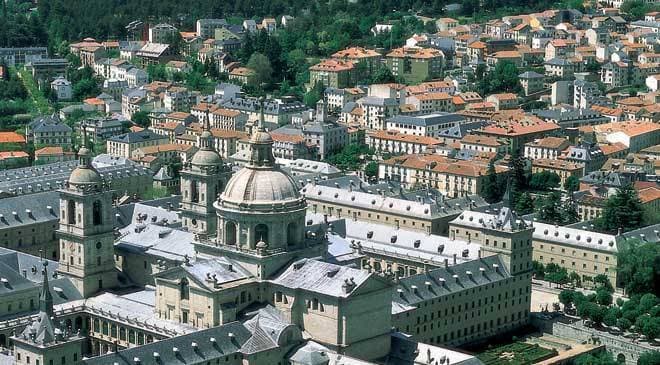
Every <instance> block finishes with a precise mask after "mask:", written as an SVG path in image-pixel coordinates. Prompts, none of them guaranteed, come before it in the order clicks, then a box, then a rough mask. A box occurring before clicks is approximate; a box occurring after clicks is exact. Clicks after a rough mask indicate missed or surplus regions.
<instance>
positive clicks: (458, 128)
mask: <svg viewBox="0 0 660 365" xmlns="http://www.w3.org/2000/svg"><path fill="white" fill-rule="evenodd" d="M488 124H489V122H487V121H479V122H469V123H461V124H459V125H455V126H453V127H451V128H448V129H445V130H442V131H440V132H438V135H437V137H436V138H441V137H446V138H453V139H461V138H463V137H464V136H465V135H467V134H468V133H469V132H471V131H472V130H475V129H479V128H481V127H484V126H486V125H488Z"/></svg>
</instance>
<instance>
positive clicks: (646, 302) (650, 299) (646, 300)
mask: <svg viewBox="0 0 660 365" xmlns="http://www.w3.org/2000/svg"><path fill="white" fill-rule="evenodd" d="M656 304H658V297H656V296H655V294H653V293H646V294H644V295H642V297H641V298H640V299H639V309H640V310H642V311H645V312H646V311H649V310H651V308H653V307H655V305H656Z"/></svg>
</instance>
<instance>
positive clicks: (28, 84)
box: [18, 69, 51, 114]
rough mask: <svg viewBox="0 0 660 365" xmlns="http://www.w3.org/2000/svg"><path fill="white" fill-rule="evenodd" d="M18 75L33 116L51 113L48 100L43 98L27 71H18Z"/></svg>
mask: <svg viewBox="0 0 660 365" xmlns="http://www.w3.org/2000/svg"><path fill="white" fill-rule="evenodd" d="M18 74H19V75H20V76H21V80H22V81H23V85H24V86H25V88H26V89H27V91H28V93H29V94H30V101H31V103H32V105H31V109H32V110H31V111H32V113H33V114H48V113H50V111H51V105H50V103H49V102H48V100H47V99H46V98H45V97H44V94H43V93H42V92H41V90H39V87H38V86H37V82H36V81H35V80H34V78H33V77H32V74H30V72H28V71H27V70H25V69H23V70H18Z"/></svg>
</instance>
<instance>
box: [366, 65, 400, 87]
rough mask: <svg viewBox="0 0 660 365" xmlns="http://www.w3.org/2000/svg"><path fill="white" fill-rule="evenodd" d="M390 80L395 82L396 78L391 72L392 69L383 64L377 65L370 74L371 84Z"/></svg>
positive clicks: (384, 82)
mask: <svg viewBox="0 0 660 365" xmlns="http://www.w3.org/2000/svg"><path fill="white" fill-rule="evenodd" d="M390 82H396V78H395V77H394V75H393V74H392V71H390V69H389V68H387V67H385V66H381V67H378V68H377V69H376V71H374V72H373V74H372V75H371V83H372V84H386V83H390Z"/></svg>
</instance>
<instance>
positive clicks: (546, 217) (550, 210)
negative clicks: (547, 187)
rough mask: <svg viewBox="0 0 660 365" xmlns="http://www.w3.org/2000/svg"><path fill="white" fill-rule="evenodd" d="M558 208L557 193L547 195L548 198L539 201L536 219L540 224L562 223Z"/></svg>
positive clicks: (558, 197)
mask: <svg viewBox="0 0 660 365" xmlns="http://www.w3.org/2000/svg"><path fill="white" fill-rule="evenodd" d="M560 206H561V195H559V193H558V192H553V193H550V194H548V196H546V197H545V198H542V199H541V204H540V206H539V209H538V210H537V212H536V214H537V218H538V219H539V220H540V221H542V222H546V223H550V224H560V223H562V216H561V208H560Z"/></svg>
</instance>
